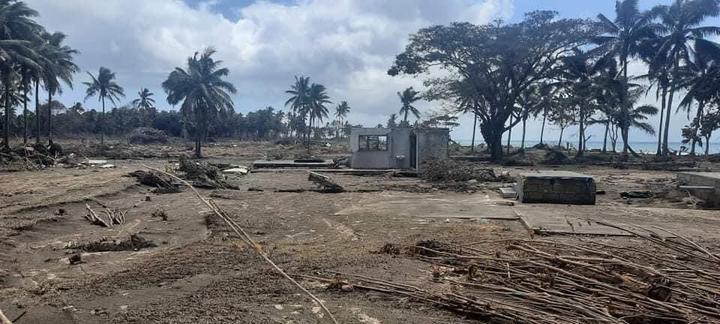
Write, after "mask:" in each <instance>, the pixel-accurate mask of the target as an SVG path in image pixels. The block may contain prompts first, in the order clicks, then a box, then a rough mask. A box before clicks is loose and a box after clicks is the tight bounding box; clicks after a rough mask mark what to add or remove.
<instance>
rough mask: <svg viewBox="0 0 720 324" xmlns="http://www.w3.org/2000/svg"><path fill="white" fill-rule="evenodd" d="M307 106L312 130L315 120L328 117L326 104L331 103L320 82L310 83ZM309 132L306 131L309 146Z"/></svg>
mask: <svg viewBox="0 0 720 324" xmlns="http://www.w3.org/2000/svg"><path fill="white" fill-rule="evenodd" d="M307 99H308V108H309V116H310V128H309V129H310V130H312V128H313V125H315V121H318V122H322V121H323V119H324V118H327V117H328V108H327V106H325V105H326V104H329V103H332V102H331V101H330V97H329V96H328V95H327V90H326V89H325V86H324V85H322V84H317V83H313V84H311V85H310V92H309V93H308V98H307ZM309 138H310V133H308V147H310V141H309Z"/></svg>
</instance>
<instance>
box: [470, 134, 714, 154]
mask: <svg viewBox="0 0 720 324" xmlns="http://www.w3.org/2000/svg"><path fill="white" fill-rule="evenodd" d="M456 142H458V143H459V144H461V145H470V143H472V140H471V139H461V140H456ZM481 143H483V141H482V138H480V139H477V138H476V139H475V145H478V144H481ZM506 143H507V141H503V145H505V144H506ZM538 143H540V142H539V141H537V140H534V141H530V140H525V147H531V146H533V145H535V144H538ZM545 143H546V144H550V145H555V144H557V140H554V141H545ZM569 143H570V147H577V142H569ZM510 145H512V146H514V147H520V141H510ZM563 145H567V144H566V143H563ZM586 145H587V148H588V149H602V147H603V142H602V141H588V142H587V143H586ZM683 145H685V144H682V143H680V142H670V143H668V147H669V148H670V149H671V150H675V151H679V150H680V147H681V146H683ZM630 147H632V149H633V150H635V152H638V153H641V152H642V153H651V154H653V153H655V152H657V142H632V141H631V142H630ZM610 149H611V146H610V143H609V142H608V150H610ZM689 149H690V146H689V145H688V150H689ZM617 150H618V151H622V142H618V144H617ZM695 152H696V153H697V154H704V153H705V147H697V148H695ZM710 153H711V154H713V153H720V143H718V142H714V143H713V142H711V143H710Z"/></svg>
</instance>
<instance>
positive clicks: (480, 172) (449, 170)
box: [420, 159, 498, 182]
mask: <svg viewBox="0 0 720 324" xmlns="http://www.w3.org/2000/svg"><path fill="white" fill-rule="evenodd" d="M420 177H421V178H422V179H424V180H426V181H431V182H449V181H470V180H476V181H498V177H497V176H496V175H495V171H493V169H491V168H481V167H478V166H477V165H473V164H470V163H463V162H459V161H455V160H452V159H440V160H430V161H427V162H425V164H423V166H422V168H421V172H420Z"/></svg>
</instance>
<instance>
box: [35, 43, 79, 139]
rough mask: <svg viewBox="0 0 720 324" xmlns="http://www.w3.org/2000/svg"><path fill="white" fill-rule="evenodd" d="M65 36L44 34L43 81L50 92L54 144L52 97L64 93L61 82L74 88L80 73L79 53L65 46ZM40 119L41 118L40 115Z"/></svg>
mask: <svg viewBox="0 0 720 324" xmlns="http://www.w3.org/2000/svg"><path fill="white" fill-rule="evenodd" d="M65 37H66V36H65V34H63V33H59V32H55V33H52V34H51V33H47V32H46V33H43V34H42V38H43V40H44V41H45V46H43V52H42V54H41V55H42V56H43V62H44V64H43V66H42V79H43V83H44V84H45V90H47V92H48V107H49V108H48V130H47V135H48V142H49V143H50V144H52V105H50V103H51V102H52V97H53V95H55V94H56V93H58V94H60V93H62V87H61V82H62V83H65V84H66V85H67V86H68V87H70V88H72V79H73V74H74V73H75V72H77V71H78V67H77V65H75V63H74V62H73V56H74V55H75V54H77V53H78V51H76V50H74V49H72V48H70V47H69V46H67V45H63V41H64V40H65ZM37 118H38V119H39V118H40V116H39V115H38V116H37Z"/></svg>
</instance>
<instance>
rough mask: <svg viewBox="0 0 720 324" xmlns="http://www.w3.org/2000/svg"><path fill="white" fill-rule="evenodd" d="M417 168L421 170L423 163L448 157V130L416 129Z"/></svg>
mask: <svg viewBox="0 0 720 324" xmlns="http://www.w3.org/2000/svg"><path fill="white" fill-rule="evenodd" d="M415 135H416V136H417V166H418V170H421V169H422V165H423V163H424V162H425V161H429V160H434V159H445V158H447V157H448V143H449V142H450V130H449V129H447V128H428V129H416V130H415Z"/></svg>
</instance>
